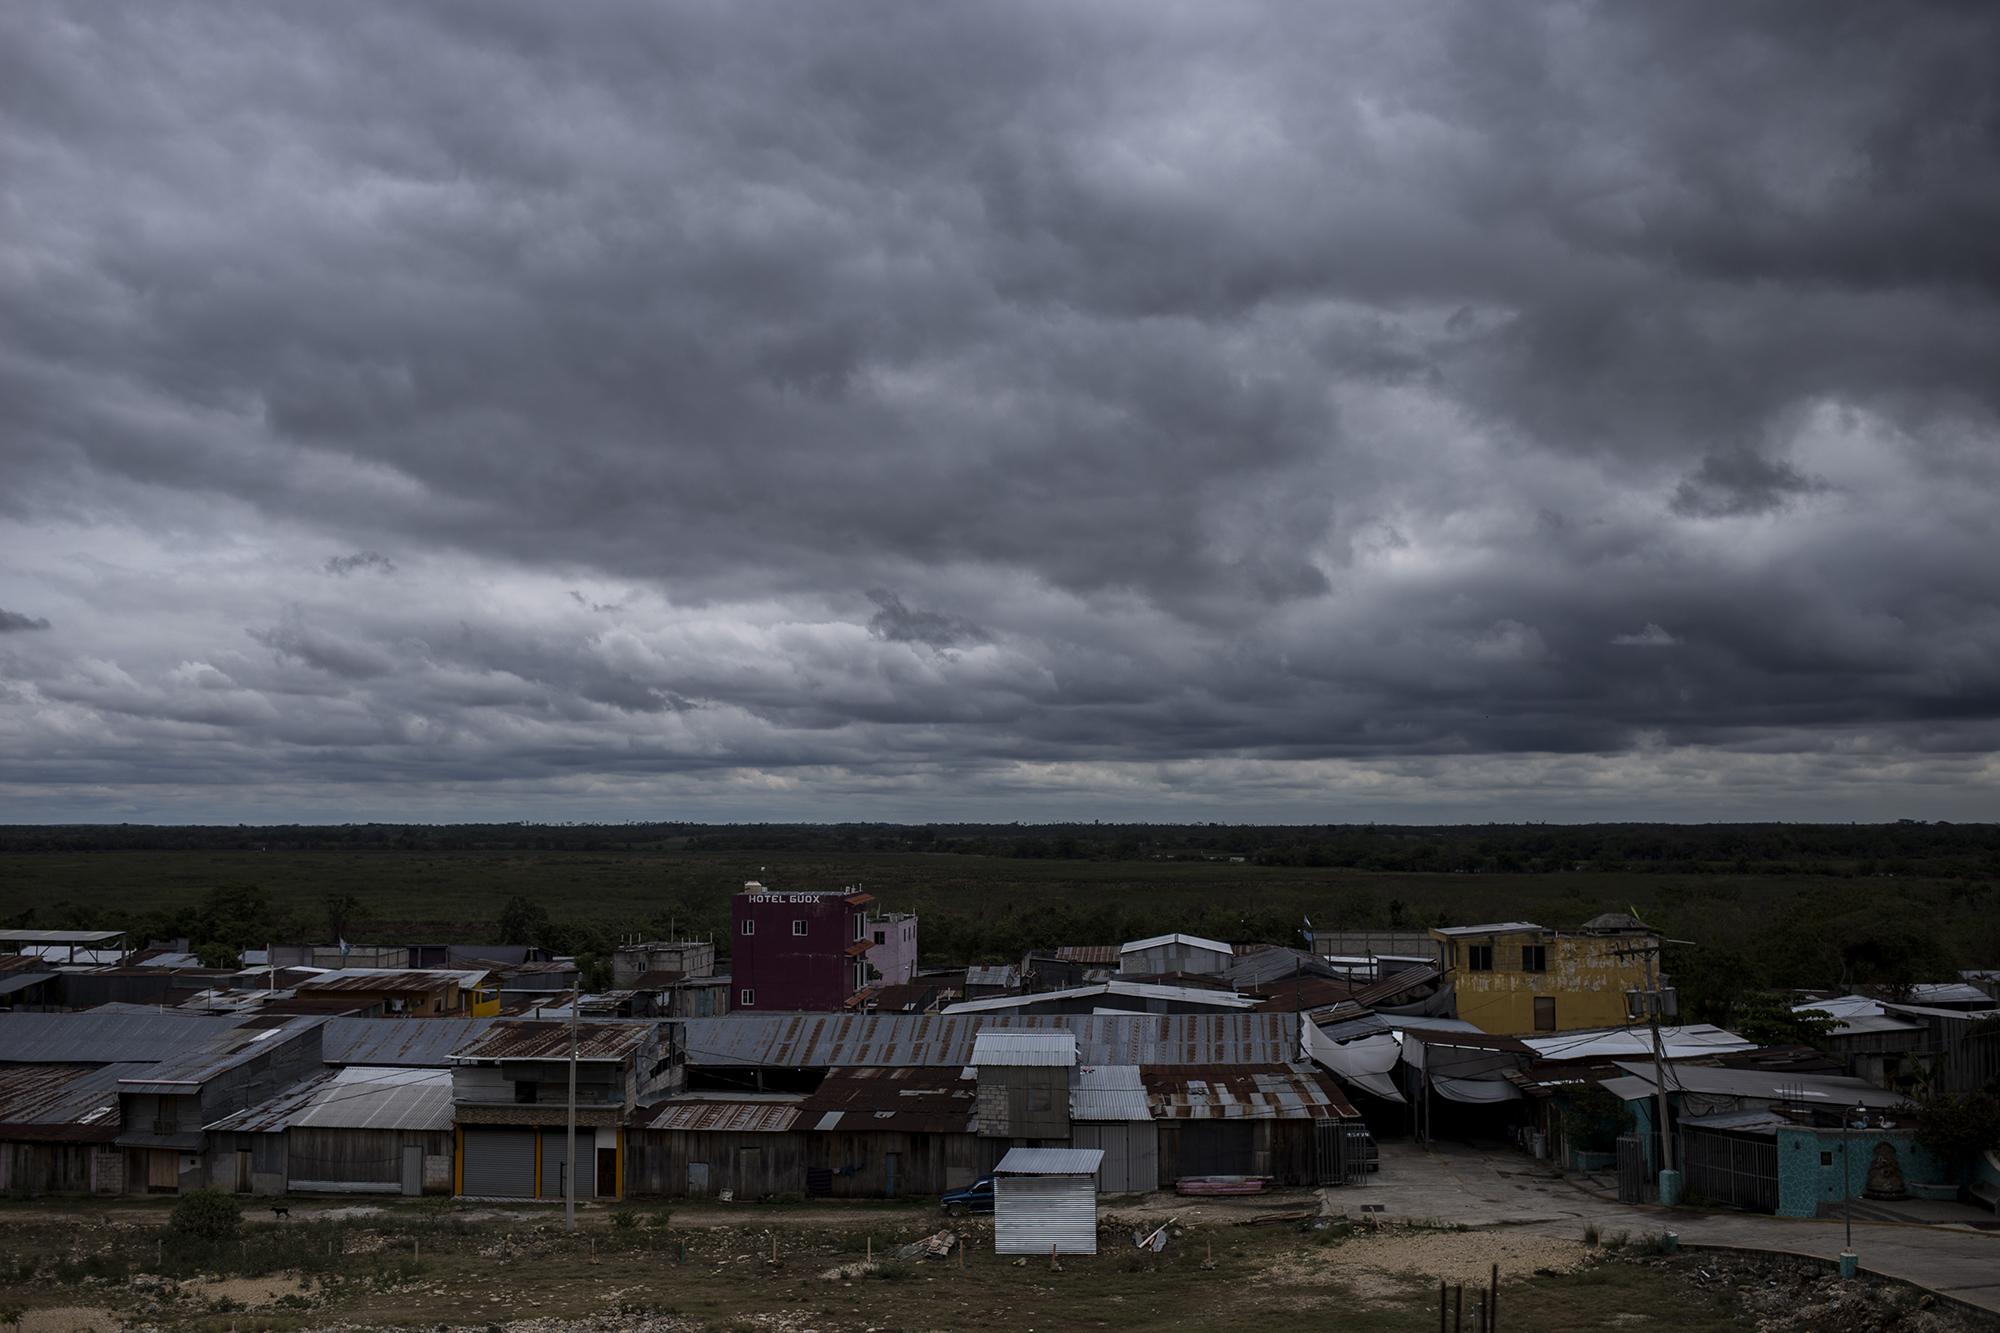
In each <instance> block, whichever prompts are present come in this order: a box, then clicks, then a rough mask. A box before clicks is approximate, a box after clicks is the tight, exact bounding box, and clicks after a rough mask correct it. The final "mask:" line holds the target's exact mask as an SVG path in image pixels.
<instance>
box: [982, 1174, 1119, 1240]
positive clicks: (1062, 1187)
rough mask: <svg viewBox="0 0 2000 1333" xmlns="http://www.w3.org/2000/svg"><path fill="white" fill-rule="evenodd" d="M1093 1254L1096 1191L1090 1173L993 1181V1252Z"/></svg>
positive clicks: (1095, 1230)
mask: <svg viewBox="0 0 2000 1333" xmlns="http://www.w3.org/2000/svg"><path fill="white" fill-rule="evenodd" d="M1051 1246H1053V1247H1054V1248H1055V1251H1056V1253H1058V1254H1096V1253H1097V1191H1096V1187H1095V1185H1094V1183H1093V1182H1092V1180H1091V1178H1090V1177H1089V1176H1001V1177H1000V1178H999V1179H997V1180H995V1181H994V1182H993V1252H994V1253H995V1254H1047V1253H1048V1252H1049V1249H1050V1247H1051Z"/></svg>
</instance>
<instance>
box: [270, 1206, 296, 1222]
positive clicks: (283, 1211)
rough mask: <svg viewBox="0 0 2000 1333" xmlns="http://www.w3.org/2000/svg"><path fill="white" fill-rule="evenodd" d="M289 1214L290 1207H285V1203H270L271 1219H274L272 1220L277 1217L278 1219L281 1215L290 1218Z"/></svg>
mask: <svg viewBox="0 0 2000 1333" xmlns="http://www.w3.org/2000/svg"><path fill="white" fill-rule="evenodd" d="M291 1215H292V1210H291V1209H289V1208H287V1207H285V1205H283V1204H282V1203H274V1204H272V1205H271V1220H272V1221H274V1222H275V1221H276V1220H277V1219H279V1218H281V1217H283V1218H290V1217H291Z"/></svg>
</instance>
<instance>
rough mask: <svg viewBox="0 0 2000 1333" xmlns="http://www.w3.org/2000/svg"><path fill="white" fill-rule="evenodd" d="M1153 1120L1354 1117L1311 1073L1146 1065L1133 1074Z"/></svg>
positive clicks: (1334, 1089) (1328, 1079)
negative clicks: (1141, 1083)
mask: <svg viewBox="0 0 2000 1333" xmlns="http://www.w3.org/2000/svg"><path fill="white" fill-rule="evenodd" d="M1139 1073H1140V1077H1141V1078H1142V1079H1143V1080H1144V1081H1145V1084H1146V1095H1147V1098H1148V1100H1149V1101H1150V1102H1151V1104H1152V1110H1153V1118H1154V1119H1156V1120H1343V1119H1352V1118H1355V1117H1356V1116H1357V1115H1358V1112H1356V1111H1355V1109H1354V1107H1353V1106H1352V1105H1350V1104H1349V1103H1348V1100H1347V1098H1346V1096H1345V1095H1343V1094H1342V1092H1341V1091H1340V1088H1339V1086H1338V1085H1337V1084H1335V1083H1334V1081H1333V1077H1332V1075H1330V1074H1326V1073H1323V1072H1321V1071H1320V1070H1317V1069H1294V1068H1291V1067H1289V1066H1285V1065H1272V1066H1267V1067H1264V1068H1243V1067H1240V1066H1239V1067H1236V1068H1229V1067H1221V1066H1202V1065H1194V1066H1180V1067H1164V1066H1149V1067H1147V1068H1144V1069H1141V1070H1140V1071H1139Z"/></svg>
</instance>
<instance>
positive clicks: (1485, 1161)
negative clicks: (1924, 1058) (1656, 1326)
mask: <svg viewBox="0 0 2000 1333" xmlns="http://www.w3.org/2000/svg"><path fill="white" fill-rule="evenodd" d="M1381 1152H1382V1169H1381V1171H1380V1172H1379V1173H1377V1174H1376V1175H1374V1176H1372V1177H1371V1178H1370V1182H1369V1183H1368V1184H1367V1185H1361V1186H1348V1187H1344V1188H1339V1189H1327V1190H1322V1191H1321V1192H1320V1193H1321V1197H1322V1199H1323V1201H1324V1207H1325V1209H1326V1210H1327V1211H1328V1212H1330V1213H1344V1214H1346V1215H1347V1216H1349V1217H1362V1216H1366V1215H1369V1214H1371V1213H1372V1214H1376V1215H1379V1216H1381V1217H1383V1218H1385V1219H1392V1220H1399V1221H1400V1220H1426V1219H1435V1220H1437V1221H1441V1222H1456V1223H1460V1224H1462V1225H1465V1226H1473V1227H1521V1228H1524V1229H1527V1230H1532V1231H1535V1232H1537V1233H1539V1234H1542V1235H1563V1236H1574V1237H1578V1238H1581V1237H1582V1235H1583V1229H1584V1227H1586V1226H1589V1225H1595V1226H1596V1227H1597V1228H1598V1230H1599V1231H1600V1232H1617V1231H1626V1232H1630V1233H1631V1234H1632V1235H1634V1236H1645V1235H1658V1234H1659V1233H1660V1232H1662V1231H1674V1232H1676V1233H1678V1234H1679V1235H1680V1237H1681V1239H1682V1240H1683V1241H1686V1242H1689V1243H1692V1244H1701V1245H1738V1246H1745V1247H1748V1248H1752V1249H1762V1250H1779V1251H1783V1252H1785V1253H1788V1254H1800V1255H1810V1256H1813V1257H1815V1258H1822V1259H1830V1258H1832V1257H1834V1256H1835V1255H1837V1254H1839V1253H1840V1249H1841V1245H1842V1241H1843V1239H1844V1232H1843V1229H1842V1225H1841V1223H1840V1222H1839V1221H1838V1220H1833V1219H1824V1218H1822V1219H1804V1218H1785V1217H1766V1216H1763V1215H1761V1214H1757V1213H1736V1212H1696V1211H1694V1210H1692V1209H1687V1208H1658V1207H1653V1206H1650V1205H1631V1204H1621V1203H1617V1202H1615V1201H1613V1200H1610V1199H1606V1198H1603V1197H1601V1196H1599V1195H1596V1194H1591V1193H1588V1192H1586V1191H1584V1190H1583V1189H1580V1188H1578V1187H1577V1186H1575V1185H1573V1184H1571V1183H1570V1181H1569V1180H1568V1179H1567V1178H1565V1177H1564V1176H1562V1175H1561V1174H1560V1173H1558V1172H1555V1171H1551V1170H1549V1169H1548V1168H1547V1167H1545V1166H1543V1165H1542V1164H1541V1163H1538V1162H1536V1161H1534V1160H1532V1159H1531V1158H1528V1157H1526V1156H1524V1155H1522V1154H1520V1153H1515V1152H1511V1151H1507V1150H1505V1149H1496V1150H1493V1151H1481V1150H1479V1149H1476V1148H1465V1147H1458V1146H1443V1145H1441V1146H1439V1147H1438V1148H1437V1149H1435V1150H1434V1151H1426V1150H1424V1149H1423V1148H1421V1147H1418V1146H1415V1145H1413V1144H1408V1143H1385V1144H1383V1145H1382V1146H1381ZM1854 1249H1855V1252H1856V1253H1857V1254H1859V1255H1860V1256H1861V1265H1862V1267H1864V1268H1867V1269H1870V1270H1872V1271H1874V1272H1877V1273H1882V1274H1884V1275H1886V1276H1889V1277H1895V1278H1902V1279H1904V1280H1906V1281H1910V1282H1915V1283H1917V1284H1919V1285H1921V1286H1925V1287H1929V1288H1930V1289H1931V1290H1933V1291H1938V1292H1943V1293H1945V1294H1947V1295H1950V1296H1955V1297H1957V1298H1958V1299H1960V1300H1962V1301H1965V1302H1967V1303H1968V1304H1971V1305H1976V1306H1979V1307H1981V1308H1982V1309H1986V1310H1991V1311H1993V1312H1994V1313H1996V1314H2000V1235H1995V1234H1994V1233H1992V1232H1984V1231H1974V1230H1972V1229H1970V1228H1967V1227H1961V1226H1919V1225H1912V1224H1885V1223H1876V1222H1862V1221H1857V1222H1856V1223H1855V1224H1854Z"/></svg>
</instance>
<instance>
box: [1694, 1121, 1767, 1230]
mask: <svg viewBox="0 0 2000 1333" xmlns="http://www.w3.org/2000/svg"><path fill="white" fill-rule="evenodd" d="M1681 1166H1682V1168H1683V1170H1684V1172H1685V1175H1686V1180H1687V1188H1688V1192H1689V1194H1691V1195H1698V1196H1700V1197H1702V1198H1704V1199H1707V1200H1709V1201H1711V1202H1714V1203H1726V1204H1730V1205H1732V1206H1734V1207H1737V1208H1748V1209H1751V1210H1753V1211H1755V1212H1760V1213H1775V1212H1776V1211H1778V1141H1777V1140H1776V1139H1775V1138H1771V1137H1768V1136H1761V1135H1753V1134H1732V1133H1730V1132H1728V1131H1727V1130H1719V1129H1683V1130H1681Z"/></svg>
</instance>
